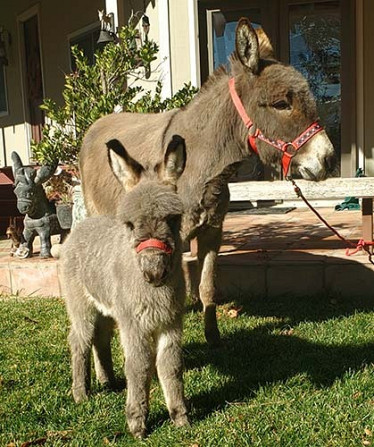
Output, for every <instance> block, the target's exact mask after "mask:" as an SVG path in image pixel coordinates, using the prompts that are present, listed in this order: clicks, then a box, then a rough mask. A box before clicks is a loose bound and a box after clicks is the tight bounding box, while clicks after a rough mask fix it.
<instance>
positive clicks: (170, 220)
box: [166, 215, 181, 227]
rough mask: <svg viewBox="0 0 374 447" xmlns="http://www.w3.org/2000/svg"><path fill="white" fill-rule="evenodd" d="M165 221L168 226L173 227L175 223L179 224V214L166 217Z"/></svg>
mask: <svg viewBox="0 0 374 447" xmlns="http://www.w3.org/2000/svg"><path fill="white" fill-rule="evenodd" d="M166 220H167V223H168V225H169V226H170V227H175V226H177V225H180V221H181V216H180V215H172V216H169V217H167V219H166Z"/></svg>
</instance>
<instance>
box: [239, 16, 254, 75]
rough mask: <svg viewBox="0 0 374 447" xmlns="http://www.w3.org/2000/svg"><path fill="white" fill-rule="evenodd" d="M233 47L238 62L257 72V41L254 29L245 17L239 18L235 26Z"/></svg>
mask: <svg viewBox="0 0 374 447" xmlns="http://www.w3.org/2000/svg"><path fill="white" fill-rule="evenodd" d="M235 48H236V53H237V55H238V57H239V60H240V62H241V63H242V64H243V65H244V66H245V67H247V68H249V69H250V70H251V71H252V72H253V73H254V74H257V72H258V65H259V59H260V50H259V43H258V39H257V34H256V31H255V30H254V28H253V26H252V25H251V22H250V21H249V20H248V19H247V18H245V17H242V18H241V19H240V20H239V22H238V25H237V27H236V37H235Z"/></svg>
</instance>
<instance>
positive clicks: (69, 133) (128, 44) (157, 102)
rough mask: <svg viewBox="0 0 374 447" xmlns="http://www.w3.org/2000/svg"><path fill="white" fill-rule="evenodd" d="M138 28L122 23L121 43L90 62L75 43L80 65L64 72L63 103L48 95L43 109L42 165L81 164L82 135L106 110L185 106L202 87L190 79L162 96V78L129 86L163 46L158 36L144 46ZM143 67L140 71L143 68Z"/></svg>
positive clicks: (37, 146)
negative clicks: (150, 85)
mask: <svg viewBox="0 0 374 447" xmlns="http://www.w3.org/2000/svg"><path fill="white" fill-rule="evenodd" d="M137 42H139V35H138V30H137V29H136V28H135V27H133V26H131V25H128V26H125V27H123V28H122V29H121V30H120V32H119V35H118V40H117V42H111V43H108V44H107V45H106V46H105V47H104V48H102V49H99V50H97V51H96V53H95V64H94V65H90V64H89V62H88V60H87V58H86V57H85V56H84V54H83V51H82V50H80V49H78V48H77V47H72V55H73V58H74V61H75V66H76V70H75V71H74V72H73V73H69V74H66V75H65V85H64V89H63V92H62V96H63V105H62V106H59V105H58V104H57V103H56V101H54V100H53V99H50V98H47V99H45V100H44V102H43V104H42V105H41V108H42V109H43V110H44V112H45V116H46V118H47V119H46V121H47V123H46V124H45V125H44V127H43V129H42V134H43V138H42V140H41V141H40V142H39V143H35V142H33V143H32V152H33V158H34V160H35V161H36V162H37V163H40V164H54V163H57V162H59V163H62V164H65V165H73V166H75V167H76V166H77V160H78V154H79V150H80V147H81V143H82V139H83V136H84V134H85V132H86V131H87V129H88V127H89V126H90V125H91V124H92V123H93V122H94V121H96V120H97V119H98V118H100V117H101V116H103V115H107V114H109V113H112V112H113V111H114V110H115V109H117V108H119V109H120V110H123V111H128V112H161V111H163V110H168V109H172V108H175V107H181V106H183V105H186V104H187V103H188V102H189V101H190V100H191V99H192V97H193V96H194V94H195V93H196V91H197V89H195V88H194V87H192V86H191V84H185V85H184V87H183V88H182V89H181V90H180V91H178V92H177V93H176V94H175V95H174V96H173V97H171V98H167V99H166V100H162V99H161V89H162V84H161V82H158V83H157V86H156V89H155V93H152V92H151V91H146V90H145V89H144V88H143V87H140V86H133V85H130V82H129V80H130V79H131V78H134V79H135V78H137V77H139V76H141V73H143V77H147V76H148V75H149V74H150V64H151V62H153V61H154V60H155V59H156V55H157V52H158V46H157V44H156V43H155V42H153V41H150V40H149V41H148V40H146V41H144V42H143V43H141V44H140V45H139V44H138V43H137ZM139 72H141V73H139Z"/></svg>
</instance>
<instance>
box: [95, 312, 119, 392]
mask: <svg viewBox="0 0 374 447" xmlns="http://www.w3.org/2000/svg"><path fill="white" fill-rule="evenodd" d="M113 328H114V321H113V319H112V318H110V317H104V316H103V315H98V317H97V320H96V323H95V334H94V340H93V354H94V363H95V372H96V378H97V380H98V381H99V382H100V383H101V384H109V386H110V387H111V388H114V387H115V378H114V372H113V361H112V350H111V345H110V342H111V339H112V335H113Z"/></svg>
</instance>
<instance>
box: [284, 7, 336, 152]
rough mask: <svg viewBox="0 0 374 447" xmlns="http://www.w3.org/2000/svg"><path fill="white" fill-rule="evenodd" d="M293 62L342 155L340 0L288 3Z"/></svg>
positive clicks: (291, 61)
mask: <svg viewBox="0 0 374 447" xmlns="http://www.w3.org/2000/svg"><path fill="white" fill-rule="evenodd" d="M289 27H290V28H289V33H290V34H289V38H290V63H291V65H293V66H294V67H295V68H296V69H297V70H299V71H300V72H301V73H302V74H303V75H304V76H305V77H306V78H307V80H308V82H309V85H310V87H311V90H312V92H313V94H314V95H315V97H316V100H317V106H318V112H319V115H320V118H321V122H322V124H323V125H324V126H325V127H326V131H327V133H328V135H329V137H330V139H331V141H332V142H333V144H334V147H335V150H336V152H337V155H338V158H339V159H340V144H341V143H340V121H341V107H340V106H341V84H340V66H341V61H340V54H341V53H340V41H341V20H340V10H339V2H338V1H330V2H325V3H311V4H302V5H293V6H290V7H289Z"/></svg>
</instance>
